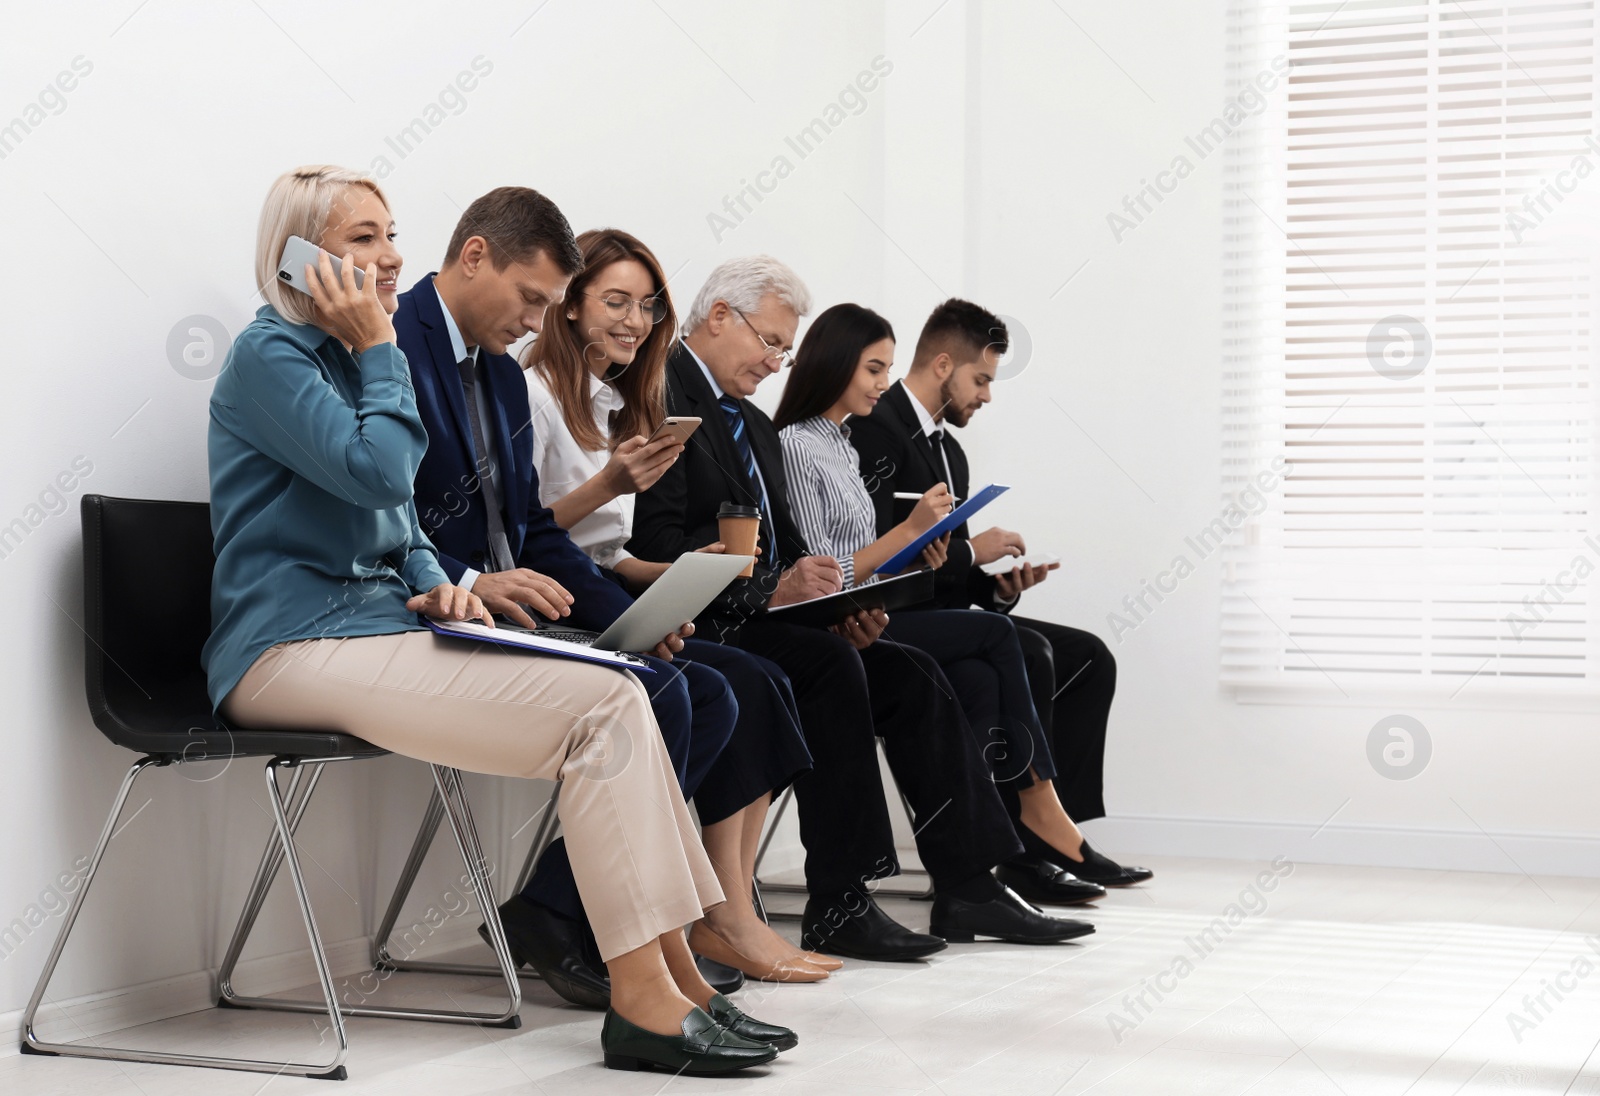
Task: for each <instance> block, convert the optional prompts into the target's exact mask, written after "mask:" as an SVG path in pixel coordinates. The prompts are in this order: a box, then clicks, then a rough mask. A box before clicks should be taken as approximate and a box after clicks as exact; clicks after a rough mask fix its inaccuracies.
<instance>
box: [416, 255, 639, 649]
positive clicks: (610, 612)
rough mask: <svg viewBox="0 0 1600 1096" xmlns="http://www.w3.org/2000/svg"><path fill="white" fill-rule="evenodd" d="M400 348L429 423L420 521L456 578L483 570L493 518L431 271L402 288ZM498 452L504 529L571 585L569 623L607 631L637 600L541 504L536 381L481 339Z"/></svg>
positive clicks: (527, 563)
mask: <svg viewBox="0 0 1600 1096" xmlns="http://www.w3.org/2000/svg"><path fill="white" fill-rule="evenodd" d="M394 330H395V334H396V336H397V337H398V338H399V342H400V349H401V351H403V352H404V354H405V356H406V360H407V362H409V363H410V366H411V383H412V386H413V387H414V388H415V389H416V395H417V410H418V411H419V412H420V413H421V415H422V425H423V427H424V429H426V430H427V432H428V451H427V453H426V454H425V455H424V456H423V458H422V464H421V466H420V467H419V468H418V469H417V479H416V488H415V492H416V506H417V518H418V522H419V524H420V525H421V526H422V531H423V532H424V533H426V534H427V535H428V539H429V540H431V541H433V544H434V547H435V548H436V549H437V550H438V553H439V562H440V564H441V565H443V567H444V570H445V573H446V574H448V575H449V576H450V581H451V582H460V581H461V576H462V574H463V573H465V571H466V570H467V568H469V567H471V568H474V569H477V570H480V571H481V570H482V569H483V567H484V564H485V562H486V561H487V559H488V552H489V519H488V516H487V514H486V513H485V512H484V508H483V495H482V493H481V492H480V491H479V490H478V477H477V473H476V470H475V468H474V465H473V460H472V424H471V422H470V421H469V420H468V418H467V397H466V391H465V389H464V388H463V387H462V384H461V372H460V367H459V366H458V365H457V363H456V360H455V353H454V351H453V350H452V348H451V346H450V329H449V328H448V327H447V326H446V324H445V318H444V309H443V307H442V306H441V305H440V303H439V294H438V292H437V291H436V290H435V289H434V288H433V275H432V274H429V275H428V276H427V277H425V278H423V279H422V280H421V281H420V282H418V283H417V284H416V285H414V286H413V287H412V288H411V289H410V290H408V291H407V292H405V293H402V294H400V307H399V309H398V311H396V312H395V314H394ZM479 355H480V357H482V359H483V366H484V373H485V382H484V384H485V391H484V395H485V397H486V400H487V403H488V406H489V420H490V422H489V427H490V431H491V433H492V434H493V440H492V442H491V447H492V448H493V449H494V453H493V455H492V458H491V459H492V460H493V461H494V463H495V467H496V469H497V470H498V473H499V474H498V483H499V487H500V494H501V500H500V501H501V505H502V507H503V509H504V511H505V513H504V520H505V528H506V538H507V540H509V541H510V544H511V553H512V555H513V556H515V557H516V561H517V566H519V567H527V568H530V569H532V570H535V571H538V572H539V573H540V574H542V575H548V576H549V577H550V578H553V579H555V580H556V581H557V582H559V583H560V584H561V585H562V586H564V587H566V589H567V592H568V593H570V594H571V595H572V598H573V604H572V615H571V616H570V617H568V618H566V621H565V623H569V624H571V625H573V626H575V627H579V628H588V629H591V630H594V631H603V630H605V629H606V628H607V627H609V626H610V624H611V623H612V622H613V621H614V620H616V619H617V617H619V616H621V615H622V613H623V611H624V610H625V609H627V608H628V606H629V605H631V604H633V598H632V597H630V596H629V594H628V593H627V591H626V590H624V589H623V588H622V586H621V585H620V583H619V582H618V581H614V580H613V579H612V578H610V577H608V573H607V572H603V571H601V569H600V568H599V567H597V566H595V564H594V562H593V561H592V560H590V559H589V557H588V556H587V555H585V554H584V552H583V549H581V548H579V547H578V546H577V545H576V544H574V543H572V538H571V537H569V536H568V535H567V531H566V530H565V529H563V528H561V526H559V525H557V524H556V519H555V515H553V514H552V513H550V511H549V510H547V509H546V508H545V507H543V506H541V505H540V504H539V480H538V473H536V472H535V471H534V468H533V423H532V417H531V415H530V412H529V409H528V384H527V381H525V380H524V379H523V376H522V368H521V367H520V366H519V365H517V363H516V361H515V360H514V359H513V358H512V357H511V355H509V354H485V353H484V352H483V351H482V350H481V349H480V350H479Z"/></svg>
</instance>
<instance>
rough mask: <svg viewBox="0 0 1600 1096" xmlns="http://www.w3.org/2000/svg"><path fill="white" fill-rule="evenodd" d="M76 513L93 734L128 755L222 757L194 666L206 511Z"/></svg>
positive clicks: (89, 502) (137, 505)
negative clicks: (80, 529) (96, 729)
mask: <svg viewBox="0 0 1600 1096" xmlns="http://www.w3.org/2000/svg"><path fill="white" fill-rule="evenodd" d="M81 512H82V515H83V580H84V581H83V587H84V617H85V619H84V630H85V632H86V635H87V642H86V643H85V645H84V669H85V689H86V692H87V695H88V700H89V710H90V713H91V714H92V715H93V717H94V722H95V726H97V727H99V728H100V730H101V731H102V732H103V733H104V734H105V735H106V737H108V738H110V739H111V740H112V741H113V742H116V743H117V744H118V745H121V746H127V747H129V748H130V749H136V750H143V751H146V752H149V753H164V754H169V755H171V756H174V757H180V756H181V757H183V758H184V759H187V760H196V759H198V758H199V757H205V756H209V757H226V756H228V754H229V753H230V752H231V751H230V749H229V746H228V736H227V733H226V732H225V731H222V730H220V729H219V728H218V727H217V725H216V722H215V720H214V719H213V717H212V715H211V703H210V701H209V700H208V699H207V696H206V679H205V673H204V672H203V671H202V670H201V668H200V649H201V647H203V646H204V645H205V642H206V637H207V636H209V635H210V634H211V570H212V566H213V564H214V562H215V560H214V559H213V557H212V553H211V543H212V541H211V508H210V507H209V506H208V505H207V504H205V503H203V502H163V501H158V500H154V499H119V498H111V497H108V496H105V495H85V496H84V498H83V504H82V507H81ZM211 739H216V741H210V740H211Z"/></svg>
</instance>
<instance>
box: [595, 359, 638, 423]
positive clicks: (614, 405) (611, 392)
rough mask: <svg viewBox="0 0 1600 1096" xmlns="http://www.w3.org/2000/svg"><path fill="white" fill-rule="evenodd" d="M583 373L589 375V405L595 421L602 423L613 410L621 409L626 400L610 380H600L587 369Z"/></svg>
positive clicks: (625, 404)
mask: <svg viewBox="0 0 1600 1096" xmlns="http://www.w3.org/2000/svg"><path fill="white" fill-rule="evenodd" d="M584 373H585V374H587V375H588V377H589V406H590V408H591V409H592V410H593V412H594V418H595V421H596V422H598V423H601V424H602V425H604V424H605V422H606V421H607V417H608V416H609V415H610V414H611V413H612V412H613V411H621V410H622V409H623V408H624V407H625V406H627V403H628V401H627V400H626V399H624V398H623V395H622V393H621V392H618V391H617V388H616V386H615V385H614V384H612V383H611V382H610V381H603V380H601V379H600V378H599V377H597V376H595V375H594V374H593V373H590V372H589V371H588V370H587V369H585V370H584Z"/></svg>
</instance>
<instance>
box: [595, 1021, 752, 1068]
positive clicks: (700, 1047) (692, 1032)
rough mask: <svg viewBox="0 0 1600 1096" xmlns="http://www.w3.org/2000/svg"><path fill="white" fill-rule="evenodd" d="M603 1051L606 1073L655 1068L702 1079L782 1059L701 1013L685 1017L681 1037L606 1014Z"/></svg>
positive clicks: (601, 1039) (602, 1038)
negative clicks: (661, 1033) (618, 1070)
mask: <svg viewBox="0 0 1600 1096" xmlns="http://www.w3.org/2000/svg"><path fill="white" fill-rule="evenodd" d="M600 1048H601V1049H602V1050H603V1051H604V1052H605V1060H606V1068H607V1069H629V1070H640V1069H652V1068H654V1069H665V1070H670V1071H672V1072H674V1073H690V1074H694V1075H696V1076H702V1077H703V1076H710V1075H713V1074H718V1073H733V1072H734V1071H736V1070H740V1069H748V1068H749V1067H750V1066H759V1065H765V1064H766V1063H767V1062H770V1061H772V1060H773V1059H774V1058H776V1057H777V1056H778V1048H777V1047H775V1046H772V1045H771V1044H769V1043H758V1042H756V1041H755V1040H753V1039H746V1038H745V1037H744V1036H742V1035H737V1034H735V1033H734V1032H732V1031H729V1030H728V1029H727V1028H724V1027H720V1026H718V1024H717V1022H716V1021H715V1020H713V1019H712V1018H711V1017H710V1016H708V1015H707V1014H706V1013H705V1011H704V1010H703V1009H698V1008H697V1009H695V1010H693V1011H692V1012H690V1013H689V1015H687V1016H685V1017H684V1018H683V1034H682V1035H657V1034H656V1033H655V1032H653V1031H646V1030H645V1029H644V1028H642V1027H638V1026H637V1025H635V1024H630V1023H629V1022H628V1021H626V1020H624V1019H623V1018H622V1017H621V1016H618V1015H617V1013H616V1010H615V1009H607V1010H606V1019H605V1023H604V1024H602V1025H601V1027H600Z"/></svg>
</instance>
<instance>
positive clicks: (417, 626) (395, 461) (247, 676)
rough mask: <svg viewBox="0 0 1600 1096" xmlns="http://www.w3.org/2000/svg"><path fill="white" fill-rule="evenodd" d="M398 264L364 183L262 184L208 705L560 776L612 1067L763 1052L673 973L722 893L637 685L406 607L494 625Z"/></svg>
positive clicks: (225, 466)
mask: <svg viewBox="0 0 1600 1096" xmlns="http://www.w3.org/2000/svg"><path fill="white" fill-rule="evenodd" d="M290 235H298V236H301V237H304V238H306V239H309V240H311V241H313V242H314V243H318V244H319V245H320V246H322V247H323V248H324V249H325V250H327V251H330V252H332V253H334V254H336V255H340V256H342V257H343V261H344V267H343V270H342V272H341V274H339V275H336V274H335V273H334V272H333V269H332V266H331V265H330V264H329V262H328V260H327V258H326V257H324V258H323V259H322V260H321V263H320V268H319V269H313V268H311V267H307V268H306V271H305V273H306V277H307V280H308V282H309V283H310V285H311V287H312V289H313V296H307V295H306V294H304V293H301V292H299V291H298V290H295V289H292V288H290V287H288V286H287V285H285V284H283V283H281V282H280V281H278V279H277V277H276V273H277V260H278V256H279V255H280V254H281V253H282V249H283V244H284V241H285V240H286V239H287V238H288V237H289V236H290ZM400 263H401V260H400V255H399V253H398V252H397V251H396V250H395V247H394V221H393V218H392V216H391V214H390V211H389V204H388V200H387V199H386V198H385V196H384V194H383V191H382V190H381V189H379V188H378V186H377V185H376V184H375V183H373V182H372V181H371V180H369V179H367V178H365V177H363V176H361V175H358V174H356V173H354V172H350V171H347V170H344V169H341V168H335V167H306V168H300V169H297V170H295V171H291V172H288V173H287V174H285V175H283V176H281V177H280V178H279V179H278V180H277V181H276V182H275V183H274V184H273V187H272V190H271V193H270V194H269V195H268V197H267V202H266V206H265V208H264V209H263V210H262V216H261V227H260V232H259V235H258V239H257V247H256V278H257V284H258V285H261V286H262V287H263V290H262V292H263V295H264V296H265V297H266V299H267V301H268V304H267V306H266V307H264V308H262V309H261V311H260V312H259V313H257V315H256V319H255V321H254V322H253V323H251V324H250V325H249V326H248V327H246V328H245V329H244V331H243V332H241V333H240V336H239V338H238V340H237V341H236V342H235V343H234V346H233V349H232V350H231V352H230V353H229V356H228V361H227V364H226V365H225V367H224V368H223V371H222V373H221V375H220V376H219V377H218V378H217V383H216V388H215V390H214V391H213V393H212V397H211V425H210V437H209V456H210V469H211V513H212V528H213V532H214V534H215V547H216V555H217V564H216V574H215V578H214V580H213V584H212V622H213V631H212V635H211V638H210V640H209V642H208V643H207V644H206V648H205V652H204V661H205V667H206V672H207V675H208V678H209V683H210V691H211V698H212V702H213V704H215V705H216V707H217V710H218V712H219V714H220V715H221V716H222V717H223V718H224V719H225V720H228V721H232V722H237V723H239V724H241V725H245V726H250V727H258V728H263V729H302V728H320V729H326V730H335V731H341V732H344V733H347V734H352V735H355V736H357V737H360V738H363V739H365V740H367V741H368V742H371V743H373V744H374V745H376V746H380V747H382V748H384V749H387V750H391V751H393V752H395V753H398V754H404V755H406V756H409V757H415V758H420V759H421V760H424V761H428V762H432V763H435V764H442V765H451V766H454V767H457V768H461V769H467V770H470V771H473V772H480V773H492V774H497V775H502V776H519V777H530V778H532V777H537V778H542V779H550V780H561V781H562V782H563V784H564V787H563V788H562V792H561V799H560V812H561V822H562V827H563V829H564V830H565V832H566V834H567V841H568V844H569V846H570V847H571V850H572V865H573V874H574V876H575V877H576V879H577V883H578V889H579V891H580V893H581V894H582V897H583V903H584V907H585V909H586V910H587V912H588V913H589V917H590V921H591V924H592V926H593V929H594V934H595V938H596V940H597V941H598V943H599V946H600V953H601V957H602V958H603V959H604V960H605V961H606V965H607V967H608V968H609V972H610V975H611V1001H612V1005H611V1011H609V1012H608V1013H607V1015H606V1020H605V1024H604V1027H603V1030H602V1034H601V1041H602V1044H603V1046H604V1049H605V1054H606V1061H607V1064H608V1065H612V1066H614V1067H617V1068H628V1069H638V1068H643V1067H644V1066H646V1065H658V1066H665V1067H668V1068H671V1069H674V1070H678V1069H682V1070H685V1071H687V1072H694V1073H719V1072H729V1071H732V1070H736V1069H741V1068H744V1067H745V1066H750V1065H757V1064H760V1063H762V1062H766V1061H770V1060H771V1059H772V1057H773V1056H774V1055H775V1054H776V1050H775V1049H774V1048H773V1047H772V1046H770V1045H768V1044H767V1043H764V1042H758V1041H755V1040H751V1039H746V1038H744V1037H742V1036H740V1035H737V1034H735V1033H734V1032H733V1031H732V1030H729V1028H730V1027H732V1026H733V1025H734V1024H735V1023H736V1022H737V1020H736V1019H732V1018H730V1016H729V1015H728V1014H726V1013H724V1012H720V1011H719V1014H718V1016H717V1018H716V1019H713V1018H712V1016H711V1015H709V1014H708V1013H707V1012H705V1011H702V1010H701V1009H700V1008H698V1007H696V1006H695V1004H694V1003H693V1002H692V1001H691V1000H690V999H689V998H688V997H687V996H685V994H684V993H683V992H682V990H681V988H680V987H684V986H688V985H692V984H695V983H697V982H698V979H699V975H698V972H697V971H696V970H695V966H694V958H693V956H692V954H691V953H690V951H689V949H688V945H687V944H686V943H685V941H684V937H683V932H682V926H683V925H685V924H688V923H690V922H693V921H697V920H699V919H700V917H701V916H702V915H703V913H704V911H705V910H707V909H709V908H711V907H713V906H715V905H717V904H718V903H720V902H721V901H722V900H723V895H722V892H721V890H720V889H719V887H718V885H717V881H716V876H715V875H714V874H713V872H712V870H711V865H710V863H709V861H708V860H707V859H706V856H705V853H704V851H703V850H702V848H701V845H700V842H699V840H698V837H697V836H696V833H695V828H694V823H693V821H692V820H691V818H690V816H689V813H688V810H687V808H685V806H684V803H683V798H682V796H681V795H680V793H679V791H678V784H677V780H676V778H675V777H674V775H673V772H672V769H671V767H670V763H669V761H668V758H667V755H666V751H665V749H664V747H663V746H662V744H661V735H660V731H659V729H658V728H657V726H656V724H655V719H654V716H653V715H652V714H651V710H650V704H649V700H648V696H647V694H646V692H645V688H644V686H643V685H642V684H641V683H640V682H639V680H638V679H637V678H635V677H634V676H633V675H631V674H627V673H622V672H618V671H615V670H611V669H608V668H606V667H603V666H598V665H593V664H589V663H578V662H571V661H567V660H562V659H555V658H548V657H542V656H537V655H522V654H520V653H517V654H510V653H507V652H503V651H501V650H499V649H497V648H491V647H489V646H487V645H484V644H478V643H472V642H469V641H465V640H450V639H444V638H441V637H437V636H435V635H433V633H431V632H430V631H428V630H427V629H426V628H425V627H424V626H423V624H422V623H421V621H420V620H419V619H418V614H423V615H426V616H429V617H433V618H436V619H443V620H463V619H470V618H481V619H483V620H485V621H486V622H489V617H488V614H487V613H486V612H485V611H484V608H483V605H482V603H481V602H480V601H479V600H478V598H477V597H475V596H474V595H473V594H471V593H470V592H468V591H467V590H464V589H461V588H460V587H457V586H453V585H451V583H450V581H449V579H448V578H447V577H446V575H445V573H444V571H443V570H442V569H441V568H440V566H439V561H438V558H437V557H436V556H435V554H434V550H433V546H432V544H430V543H429V541H428V539H427V538H426V537H425V536H424V535H423V534H422V532H421V530H420V529H419V528H418V525H417V515H416V511H415V508H414V507H413V505H412V503H411V484H412V478H413V476H414V475H415V473H416V469H417V464H418V462H419V461H420V460H421V458H422V454H423V451H424V449H425V448H426V446H427V437H426V435H425V433H424V432H423V427H422V423H421V420H420V419H419V417H418V414H417V407H416V401H415V397H414V395H413V392H412V388H411V377H410V372H409V369H408V367H407V365H406V359H405V356H404V355H403V354H402V353H401V352H400V350H399V348H398V347H397V346H396V345H395V336H394V328H393V326H392V325H391V323H390V319H389V316H390V314H391V313H392V312H393V311H394V309H395V306H396V302H395V297H396V290H397V288H398V279H399V273H400ZM356 267H361V268H363V269H364V270H365V271H366V278H365V283H364V284H363V286H362V287H361V288H360V289H357V288H356V285H355V281H354V270H355V268H356ZM558 288H559V287H558ZM556 296H558V297H559V293H557V294H556ZM570 600H571V599H570V597H569V598H568V601H570ZM491 623H492V622H491ZM586 756H587V757H588V758H593V757H596V756H604V757H618V756H625V757H626V758H627V760H626V761H625V763H623V764H620V765H604V764H600V765H597V764H595V763H593V761H592V760H590V761H586ZM663 822H665V823H666V824H663ZM691 979H693V981H691ZM716 1004H717V1002H716V1001H713V1005H714V1006H715V1005H716ZM734 1012H735V1013H737V1010H734ZM737 1019H743V1017H742V1015H740V1016H739V1017H738V1018H737Z"/></svg>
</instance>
